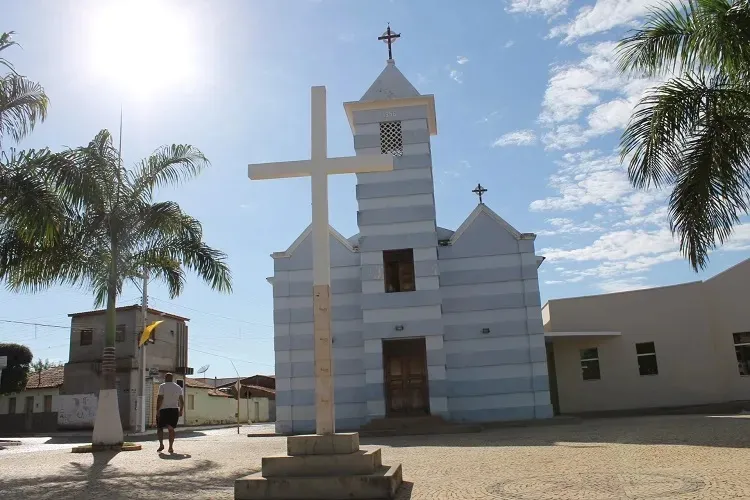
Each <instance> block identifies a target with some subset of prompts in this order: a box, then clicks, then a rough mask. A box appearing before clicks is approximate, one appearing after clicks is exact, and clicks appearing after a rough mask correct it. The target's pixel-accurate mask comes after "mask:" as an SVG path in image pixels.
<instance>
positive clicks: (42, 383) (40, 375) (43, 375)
mask: <svg viewBox="0 0 750 500" xmlns="http://www.w3.org/2000/svg"><path fill="white" fill-rule="evenodd" d="M64 372H65V367H63V366H56V367H54V368H49V369H47V370H44V371H41V372H37V373H33V372H32V373H29V379H28V380H27V381H26V390H27V391H30V390H34V389H54V388H55V387H61V386H62V385H63V374H64Z"/></svg>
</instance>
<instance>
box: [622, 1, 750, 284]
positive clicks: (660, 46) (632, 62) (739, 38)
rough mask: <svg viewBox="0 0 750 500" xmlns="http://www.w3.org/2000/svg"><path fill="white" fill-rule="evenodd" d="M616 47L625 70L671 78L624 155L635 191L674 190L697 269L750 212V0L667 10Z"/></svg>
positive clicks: (639, 117)
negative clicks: (667, 187)
mask: <svg viewBox="0 0 750 500" xmlns="http://www.w3.org/2000/svg"><path fill="white" fill-rule="evenodd" d="M618 49H619V54H618V56H619V62H620V69H621V70H622V71H624V72H626V73H628V74H638V75H640V76H646V77H657V78H666V80H665V81H664V83H662V84H660V85H658V86H656V87H655V88H653V89H651V90H650V91H649V92H648V93H647V94H646V95H645V96H644V97H643V99H642V100H641V101H640V103H639V105H638V106H637V107H636V109H635V111H634V113H633V116H632V117H631V119H630V123H629V124H628V126H627V128H626V129H625V132H624V133H623V135H622V140H621V143H620V153H621V156H622V159H623V161H625V160H627V161H628V162H629V166H628V174H629V177H630V181H631V183H632V184H633V186H635V187H637V188H649V187H652V186H653V187H657V188H658V187H666V186H670V187H671V188H672V193H671V196H670V198H669V220H670V228H671V230H672V233H673V234H677V235H678V236H679V239H680V250H681V251H682V253H683V254H684V255H685V256H686V257H687V258H688V260H689V262H690V265H691V266H692V268H693V270H695V271H698V270H700V269H702V268H704V267H705V266H706V265H707V263H708V254H709V252H710V251H711V250H713V249H714V248H716V246H717V245H720V244H722V243H723V242H724V241H726V240H727V239H728V238H729V237H730V235H731V234H732V230H733V228H734V226H735V225H736V224H737V223H738V222H740V217H741V216H742V215H744V214H748V210H749V208H750V1H748V0H687V3H685V4H683V5H680V6H678V5H674V4H664V5H662V6H661V7H659V8H657V9H655V10H653V11H652V13H651V15H650V16H649V17H648V19H647V20H646V22H645V25H644V26H643V27H642V28H641V29H638V30H635V31H634V32H632V33H631V34H630V36H628V37H627V38H625V39H624V40H622V41H621V42H620V44H619V47H618Z"/></svg>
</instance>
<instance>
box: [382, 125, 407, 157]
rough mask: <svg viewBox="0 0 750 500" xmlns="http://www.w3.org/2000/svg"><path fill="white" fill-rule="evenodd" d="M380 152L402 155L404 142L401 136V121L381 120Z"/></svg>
mask: <svg viewBox="0 0 750 500" xmlns="http://www.w3.org/2000/svg"><path fill="white" fill-rule="evenodd" d="M380 152H381V153H382V154H384V155H385V154H392V155H393V156H402V155H403V154H404V143H403V140H402V138H401V122H380Z"/></svg>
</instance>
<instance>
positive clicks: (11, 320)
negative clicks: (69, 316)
mask: <svg viewBox="0 0 750 500" xmlns="http://www.w3.org/2000/svg"><path fill="white" fill-rule="evenodd" d="M0 323H13V324H15V325H29V326H44V327H47V328H65V329H66V330H67V329H69V328H70V326H62V325H48V324H46V323H32V322H29V321H16V320H13V319H0Z"/></svg>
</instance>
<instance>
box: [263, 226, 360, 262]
mask: <svg viewBox="0 0 750 500" xmlns="http://www.w3.org/2000/svg"><path fill="white" fill-rule="evenodd" d="M311 234H312V224H310V225H309V226H307V229H305V230H304V231H302V234H300V235H299V236H298V237H297V239H296V240H294V242H292V244H291V245H290V246H289V248H287V249H286V250H284V251H283V252H274V253H272V254H271V257H273V258H274V259H280V258H289V257H291V256H292V255H293V254H294V252H295V251H296V250H297V249H298V248H299V247H300V246H301V245H302V243H304V241H305V240H306V239H307V238H308V237H309V236H310V235H311ZM328 234H330V235H331V236H333V237H334V238H335V239H336V240H337V241H338V242H339V243H341V245H342V246H343V247H344V248H346V249H347V250H349V251H350V252H356V251H357V249H356V248H355V247H354V245H353V244H352V242H351V241H349V240H347V239H346V238H344V237H343V236H342V235H341V233H339V232H338V231H336V230H335V229H334V228H332V227H331V226H330V225H329V226H328Z"/></svg>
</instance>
